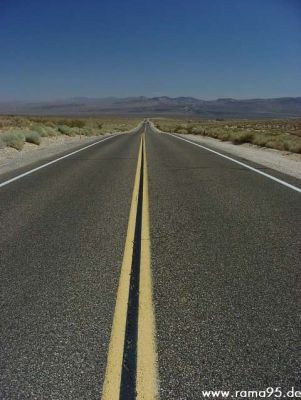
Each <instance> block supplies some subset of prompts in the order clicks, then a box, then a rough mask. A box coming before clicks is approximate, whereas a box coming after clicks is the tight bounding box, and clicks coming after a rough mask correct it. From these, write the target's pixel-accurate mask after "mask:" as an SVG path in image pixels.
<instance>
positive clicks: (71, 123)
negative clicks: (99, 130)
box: [58, 119, 86, 128]
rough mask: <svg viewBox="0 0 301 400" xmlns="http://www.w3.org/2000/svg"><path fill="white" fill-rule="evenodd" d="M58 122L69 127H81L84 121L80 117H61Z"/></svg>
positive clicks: (84, 123)
mask: <svg viewBox="0 0 301 400" xmlns="http://www.w3.org/2000/svg"><path fill="white" fill-rule="evenodd" d="M58 124H59V125H65V126H69V127H70V128H83V127H84V126H85V125H86V122H85V121H83V120H80V119H63V120H59V121H58Z"/></svg>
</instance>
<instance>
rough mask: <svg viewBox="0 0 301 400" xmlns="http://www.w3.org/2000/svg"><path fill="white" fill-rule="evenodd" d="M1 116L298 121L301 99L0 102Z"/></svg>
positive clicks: (132, 98) (131, 98)
mask: <svg viewBox="0 0 301 400" xmlns="http://www.w3.org/2000/svg"><path fill="white" fill-rule="evenodd" d="M0 114H18V115H58V116H59V115H66V116H67V115H78V116H93V115H106V114H111V115H112V114H123V115H141V116H145V117H152V116H171V115H177V116H191V117H193V116H195V117H203V118H298V117H301V97H280V98H274V99H249V100H235V99H231V98H225V99H217V100H210V101H208V100H200V99H196V98H193V97H175V98H172V97H167V96H161V97H151V98H149V97H144V96H140V97H128V98H115V97H107V98H88V97H75V98H71V99H65V100H57V101H44V102H21V101H19V102H0Z"/></svg>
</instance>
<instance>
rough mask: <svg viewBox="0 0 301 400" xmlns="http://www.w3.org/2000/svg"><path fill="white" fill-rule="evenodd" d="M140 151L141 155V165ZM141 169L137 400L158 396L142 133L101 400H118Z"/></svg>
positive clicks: (144, 153)
mask: <svg viewBox="0 0 301 400" xmlns="http://www.w3.org/2000/svg"><path fill="white" fill-rule="evenodd" d="M142 152H143V155H144V157H143V159H144V162H143V165H142ZM141 168H143V199H142V228H141V254H140V281H139V310H138V339H137V372H136V393H137V395H136V398H137V399H138V400H157V399H159V394H158V373H157V353H156V343H155V316H154V309H153V302H152V278H151V257H150V227H149V200H148V174H147V161H146V146H145V136H144V135H143V136H142V138H141V142H140V147H139V154H138V162H137V169H136V176H135V182H134V189H133V195H132V202H131V209H130V216H129V222H128V230H127V236H126V242H125V249H124V257H123V262H122V267H121V273H120V280H119V287H118V291H117V299H116V305H115V313H114V318H113V325H112V333H111V340H110V345H109V352H108V359H107V368H106V374H105V380H104V385H103V393H102V400H120V385H121V376H122V367H123V365H122V363H123V352H124V342H125V334H126V322H127V321H126V318H127V309H128V299H129V291H130V275H131V266H132V258H133V246H134V237H135V224H136V217H137V206H138V194H139V180H140V179H139V178H140V173H141Z"/></svg>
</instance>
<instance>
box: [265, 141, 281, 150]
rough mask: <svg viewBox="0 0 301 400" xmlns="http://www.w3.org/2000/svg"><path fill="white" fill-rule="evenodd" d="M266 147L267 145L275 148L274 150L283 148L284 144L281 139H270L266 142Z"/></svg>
mask: <svg viewBox="0 0 301 400" xmlns="http://www.w3.org/2000/svg"><path fill="white" fill-rule="evenodd" d="M265 146H266V147H269V148H270V149H275V150H285V146H284V143H283V141H281V140H277V139H275V140H270V141H269V142H267V143H266V145H265Z"/></svg>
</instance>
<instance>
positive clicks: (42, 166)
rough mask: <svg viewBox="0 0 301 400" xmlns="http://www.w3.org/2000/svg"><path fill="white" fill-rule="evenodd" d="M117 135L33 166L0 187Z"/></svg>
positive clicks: (0, 184)
mask: <svg viewBox="0 0 301 400" xmlns="http://www.w3.org/2000/svg"><path fill="white" fill-rule="evenodd" d="M116 136H119V135H114V136H109V137H107V138H104V139H101V140H98V141H97V142H94V143H92V144H89V145H88V146H85V147H82V148H80V149H78V150H75V151H72V152H71V153H68V154H66V155H65V156H62V157H59V158H56V159H55V160H52V161H49V162H47V163H46V164H43V165H40V166H39V167H36V168H33V169H31V170H29V171H27V172H24V173H23V174H20V175H17V176H15V177H14V178H11V179H8V180H7V181H4V182H2V183H0V188H2V187H3V186H6V185H8V184H9V183H12V182H14V181H17V180H18V179H21V178H23V177H24V176H26V175H30V174H32V173H33V172H36V171H38V170H39V169H42V168H45V167H48V165H51V164H54V163H56V162H58V161H60V160H63V159H64V158H67V157H70V156H72V155H73V154H76V153H79V152H80V151H83V150H86V149H88V148H89V147H92V146H95V145H97V144H99V143H102V142H105V141H106V140H108V139H112V138H113V137H116Z"/></svg>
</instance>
